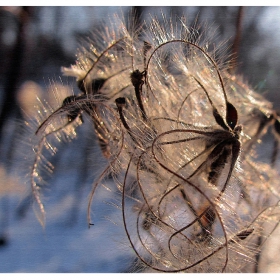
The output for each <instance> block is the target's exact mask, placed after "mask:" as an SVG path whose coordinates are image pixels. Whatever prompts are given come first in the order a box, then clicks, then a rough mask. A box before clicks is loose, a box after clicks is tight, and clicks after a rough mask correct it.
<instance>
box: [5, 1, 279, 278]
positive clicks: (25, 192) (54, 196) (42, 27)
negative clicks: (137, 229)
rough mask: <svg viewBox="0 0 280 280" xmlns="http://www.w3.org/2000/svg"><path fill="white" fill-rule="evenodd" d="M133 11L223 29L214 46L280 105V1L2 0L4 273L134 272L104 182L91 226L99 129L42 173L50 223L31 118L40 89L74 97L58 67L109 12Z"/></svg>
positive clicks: (272, 266) (273, 267) (275, 267)
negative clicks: (128, 3) (110, 1)
mask: <svg viewBox="0 0 280 280" xmlns="http://www.w3.org/2000/svg"><path fill="white" fill-rule="evenodd" d="M131 9H133V10H134V12H135V20H136V21H137V22H139V23H141V22H142V21H144V20H145V19H146V17H148V16H149V14H152V15H159V14H160V13H161V11H162V12H163V13H165V14H166V15H167V17H168V15H169V14H173V15H177V16H181V15H185V16H186V18H187V20H188V22H189V24H190V25H193V24H194V23H195V22H196V25H199V23H205V22H206V23H207V25H208V26H210V27H211V29H213V30H216V35H218V36H216V37H215V38H214V39H213V40H217V41H216V42H215V43H216V44H217V45H219V43H220V42H221V41H227V42H226V44H227V46H228V53H231V52H236V53H237V54H238V60H237V62H236V63H237V64H236V65H237V68H236V71H237V73H239V74H242V75H243V76H244V77H245V80H246V81H248V83H249V84H250V85H251V86H252V87H253V88H254V89H255V90H256V91H258V92H260V93H262V94H263V95H265V96H266V97H267V99H268V100H270V101H272V102H273V103H274V107H275V109H280V99H279V98H280V95H279V93H278V91H279V88H280V79H279V76H278V74H279V73H280V49H279V45H280V7H251V6H250V7H243V8H242V9H240V7H122V8H119V7H62V6H59V7H44V6H40V7H20V6H18V7H17V6H13V7H0V272H127V271H130V270H131V268H132V267H133V263H134V261H135V255H134V253H133V252H132V250H130V249H128V248H126V249H124V247H123V246H122V244H121V243H125V240H126V236H125V233H124V232H123V229H122V224H121V217H120V213H119V212H120V211H116V207H114V204H115V201H117V197H115V196H114V194H113V193H110V192H108V191H106V190H103V189H102V188H100V190H99V191H98V194H97V196H98V198H96V199H95V200H94V205H93V212H94V213H95V214H94V224H95V225H94V226H93V227H91V228H90V229H88V226H87V220H86V209H87V202H88V194H89V192H90V190H91V184H92V182H93V180H94V178H95V175H96V169H97V168H98V164H99V163H98V161H99V158H97V157H96V156H95V154H96V151H95V148H96V147H95V143H96V139H95V135H94V131H93V129H92V127H91V126H89V125H83V126H81V127H79V128H78V130H77V132H78V137H77V138H76V139H74V140H73V141H72V142H71V143H67V144H61V145H58V150H59V152H58V153H56V155H55V156H54V157H52V159H51V162H52V164H53V165H54V166H55V169H54V171H53V174H52V176H46V177H45V178H44V179H45V181H46V182H45V187H44V188H45V200H44V202H45V204H46V212H47V222H46V226H45V228H42V227H41V225H40V224H39V222H38V221H37V219H36V216H35V214H34V211H33V209H32V197H31V195H30V191H31V190H30V188H31V187H30V185H29V176H30V174H29V173H30V168H31V165H32V158H33V151H32V146H31V145H30V143H32V138H33V137H34V135H32V133H31V132H30V130H29V129H28V128H27V127H26V125H25V121H27V120H29V119H30V118H32V116H34V114H35V111H34V107H33V106H34V104H35V102H36V96H38V97H39V98H41V99H46V100H48V102H50V103H51V102H52V101H53V100H52V99H50V97H49V96H50V95H51V94H53V92H51V91H54V89H55V91H56V92H58V93H60V92H61V93H62V92H63V94H64V95H71V94H73V91H75V80H74V79H71V78H69V77H68V78H66V77H63V76H62V75H61V72H60V69H61V66H66V67H69V66H70V65H71V64H74V63H75V54H76V51H77V48H78V47H79V46H80V44H81V43H82V42H83V38H87V36H90V32H91V30H93V28H95V27H98V26H100V25H101V24H103V23H101V22H102V20H104V19H105V20H106V18H107V17H108V16H110V15H112V14H113V13H116V12H119V11H120V10H122V12H123V13H124V15H127V13H128V12H129V11H131ZM236 34H238V35H239V37H238V36H236ZM234 42H235V44H234ZM233 44H234V47H232V45H233ZM50 85H52V86H51V87H50ZM52 96H53V95H52ZM54 104H55V103H54ZM33 133H34V131H33ZM33 160H34V159H33ZM278 243H279V242H278ZM276 248H279V247H274V248H273V250H274V251H275V252H276ZM272 259H273V258H272ZM279 266H280V263H277V262H276V260H274V262H272V260H269V261H267V262H265V261H263V263H262V264H261V271H262V272H280V268H279Z"/></svg>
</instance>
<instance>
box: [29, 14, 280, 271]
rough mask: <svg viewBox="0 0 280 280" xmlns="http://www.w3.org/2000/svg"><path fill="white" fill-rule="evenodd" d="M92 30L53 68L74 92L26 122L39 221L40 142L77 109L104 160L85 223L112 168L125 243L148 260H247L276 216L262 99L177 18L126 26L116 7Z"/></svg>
mask: <svg viewBox="0 0 280 280" xmlns="http://www.w3.org/2000/svg"><path fill="white" fill-rule="evenodd" d="M94 35H95V37H94V41H93V42H89V43H88V46H87V47H83V48H82V49H81V50H80V52H79V53H78V57H77V62H76V64H75V65H74V66H71V68H63V73H64V74H65V75H69V76H74V77H76V79H77V84H78V88H79V89H80V93H79V94H78V95H73V96H69V97H66V98H64V100H63V101H62V103H61V105H60V107H59V108H57V109H55V110H53V111H52V112H51V114H49V115H48V116H47V117H45V116H44V120H43V121H41V122H40V125H39V127H38V129H37V131H36V134H37V136H39V138H40V140H39V142H38V145H37V147H35V161H34V164H33V168H32V174H31V175H32V189H33V193H34V197H35V200H36V202H37V205H38V206H39V209H40V212H41V221H43V220H44V207H43V203H42V201H41V198H40V192H39V190H40V189H39V188H40V186H39V185H40V167H39V164H40V165H43V166H45V167H47V164H46V163H44V162H43V160H44V156H43V153H44V152H43V148H44V147H45V148H48V149H51V150H53V149H54V147H53V146H52V144H50V141H49V140H48V139H49V137H57V138H58V140H59V139H60V137H61V135H62V134H64V135H66V136H67V137H69V136H70V135H72V134H73V135H74V133H75V132H74V131H75V128H76V126H77V125H81V124H82V122H83V116H84V115H86V116H88V117H89V119H90V120H91V121H92V123H93V127H94V130H95V132H96V135H97V138H98V143H99V146H100V149H101V151H102V154H103V156H104V158H105V159H106V160H107V165H106V166H104V170H103V171H102V172H101V173H100V175H99V176H98V177H97V179H96V180H95V182H94V183H93V188H92V191H91V194H90V200H89V205H88V222H89V225H91V223H92V221H91V216H90V214H91V204H92V202H93V201H94V194H95V191H96V189H97V187H98V186H100V185H102V184H103V185H106V177H107V176H108V175H109V174H110V175H111V176H113V178H114V179H115V183H116V185H117V188H118V190H119V192H120V193H121V197H122V199H121V201H120V204H121V209H122V217H123V225H124V229H125V232H126V234H127V237H128V241H129V246H131V247H132V248H133V250H134V251H135V253H136V255H137V257H138V258H139V260H140V261H141V262H142V263H143V264H144V265H145V266H146V267H147V268H150V269H153V270H156V271H162V272H181V271H187V272H238V271H246V266H247V265H250V264H251V265H254V264H255V263H256V262H257V260H256V257H259V256H260V252H261V249H262V246H264V244H265V241H266V240H267V238H268V237H269V236H270V234H271V233H272V232H273V230H274V229H275V227H276V226H277V225H278V221H279V213H278V212H279V209H278V208H279V206H278V200H279V195H278V193H279V190H278V185H277V182H278V180H279V178H278V176H279V175H278V173H277V172H276V171H275V170H274V169H273V165H274V163H275V158H276V154H277V149H278V147H277V145H275V148H274V152H273V158H272V164H270V165H269V164H265V163H261V162H259V160H258V158H256V157H254V154H255V152H256V151H255V149H256V148H255V146H256V145H255V144H256V143H257V142H258V141H259V139H260V137H261V136H262V135H263V134H265V133H266V128H267V126H268V125H269V124H270V123H273V127H274V129H275V131H276V134H277V137H279V128H278V126H279V124H278V123H279V121H278V119H277V117H276V115H275V113H274V112H273V110H272V108H271V105H270V103H269V102H267V101H266V100H265V99H264V98H262V97H260V95H258V94H257V93H256V92H254V91H253V90H251V89H250V88H249V86H247V85H246V84H245V83H244V82H243V81H242V79H241V78H240V77H238V76H234V75H231V74H229V71H228V66H227V65H228V63H227V61H226V60H225V59H224V60H222V57H223V50H224V49H223V48H222V46H220V48H218V49H217V48H216V47H214V46H212V45H211V42H210V38H209V37H207V36H206V35H205V34H204V33H203V34H198V32H197V31H196V29H194V28H189V27H188V25H187V23H186V21H185V19H184V18H180V19H175V18H171V19H170V20H167V19H166V18H165V16H162V21H161V20H159V19H156V18H154V17H152V18H151V20H150V22H146V23H145V24H143V26H141V27H136V26H135V25H132V26H129V27H128V26H127V25H126V24H125V23H124V20H123V19H122V18H121V17H117V16H115V17H114V18H113V21H112V22H106V28H105V29H104V31H103V32H101V33H94ZM256 115H257V116H258V118H257V120H256V119H255V116H256ZM70 128H71V132H70V130H69V129H70ZM277 139H278V138H277ZM277 144H278V142H277ZM257 166H258V167H257Z"/></svg>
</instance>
